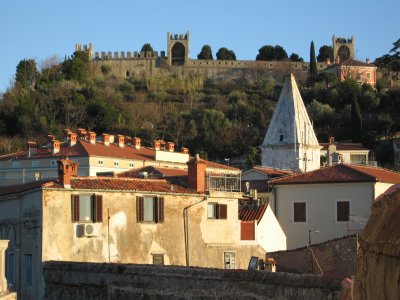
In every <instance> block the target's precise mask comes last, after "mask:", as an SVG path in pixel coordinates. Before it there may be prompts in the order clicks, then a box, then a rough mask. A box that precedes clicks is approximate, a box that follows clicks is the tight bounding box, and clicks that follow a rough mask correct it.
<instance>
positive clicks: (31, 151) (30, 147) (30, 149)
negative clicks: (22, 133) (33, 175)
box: [26, 141, 37, 157]
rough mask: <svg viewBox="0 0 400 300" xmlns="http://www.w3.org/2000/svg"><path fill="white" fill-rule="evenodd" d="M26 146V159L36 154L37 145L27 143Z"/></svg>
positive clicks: (30, 142) (32, 142)
mask: <svg viewBox="0 0 400 300" xmlns="http://www.w3.org/2000/svg"><path fill="white" fill-rule="evenodd" d="M26 144H27V148H28V157H31V156H32V155H34V154H35V152H36V146H37V143H36V142H34V141H28V142H27V143H26Z"/></svg>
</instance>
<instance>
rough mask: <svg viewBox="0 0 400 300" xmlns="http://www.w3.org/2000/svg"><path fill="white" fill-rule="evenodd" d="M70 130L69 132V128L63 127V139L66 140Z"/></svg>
mask: <svg viewBox="0 0 400 300" xmlns="http://www.w3.org/2000/svg"><path fill="white" fill-rule="evenodd" d="M70 132H71V130H70V129H69V128H65V129H64V141H68V138H69V133H70Z"/></svg>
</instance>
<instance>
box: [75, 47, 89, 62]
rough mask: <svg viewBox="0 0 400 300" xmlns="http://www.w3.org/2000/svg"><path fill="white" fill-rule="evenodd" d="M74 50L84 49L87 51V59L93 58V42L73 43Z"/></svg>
mask: <svg viewBox="0 0 400 300" xmlns="http://www.w3.org/2000/svg"><path fill="white" fill-rule="evenodd" d="M75 51H84V52H86V53H87V55H88V58H89V60H92V59H93V44H92V43H90V44H89V45H81V44H75Z"/></svg>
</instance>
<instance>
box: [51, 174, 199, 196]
mask: <svg viewBox="0 0 400 300" xmlns="http://www.w3.org/2000/svg"><path fill="white" fill-rule="evenodd" d="M44 186H45V187H47V188H57V189H59V188H63V187H62V186H61V185H60V184H59V183H58V182H56V181H54V182H50V183H47V184H45V185H44ZM71 188H72V189H83V190H117V191H141V192H165V193H174V194H198V193H197V192H196V191H195V190H193V189H189V188H184V187H181V186H179V185H174V184H170V183H169V182H167V181H166V180H164V179H138V178H110V177H77V178H74V179H71Z"/></svg>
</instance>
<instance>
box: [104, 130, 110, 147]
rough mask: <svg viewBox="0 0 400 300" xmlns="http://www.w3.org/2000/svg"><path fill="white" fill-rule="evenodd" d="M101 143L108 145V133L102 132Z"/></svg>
mask: <svg viewBox="0 0 400 300" xmlns="http://www.w3.org/2000/svg"><path fill="white" fill-rule="evenodd" d="M103 143H104V146H110V135H109V134H108V133H103Z"/></svg>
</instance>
